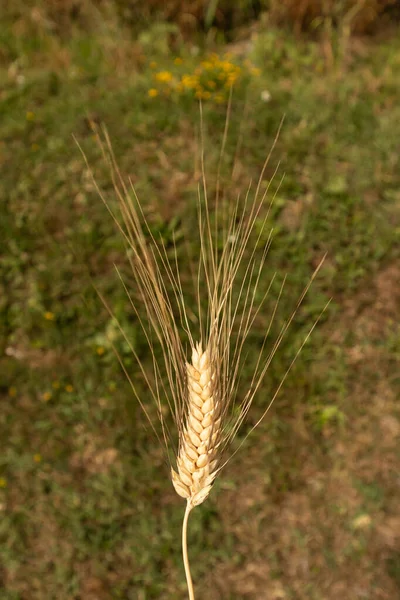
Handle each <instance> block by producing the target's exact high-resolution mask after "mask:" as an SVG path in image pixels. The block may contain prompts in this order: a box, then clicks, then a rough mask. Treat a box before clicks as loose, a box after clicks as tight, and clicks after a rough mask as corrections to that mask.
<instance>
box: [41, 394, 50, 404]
mask: <svg viewBox="0 0 400 600" xmlns="http://www.w3.org/2000/svg"><path fill="white" fill-rule="evenodd" d="M42 400H44V402H48V401H49V400H51V392H44V393H43V394H42Z"/></svg>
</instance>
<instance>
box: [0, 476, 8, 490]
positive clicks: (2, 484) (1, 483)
mask: <svg viewBox="0 0 400 600" xmlns="http://www.w3.org/2000/svg"><path fill="white" fill-rule="evenodd" d="M6 487H7V479H6V478H5V477H0V488H3V489H4V488H6Z"/></svg>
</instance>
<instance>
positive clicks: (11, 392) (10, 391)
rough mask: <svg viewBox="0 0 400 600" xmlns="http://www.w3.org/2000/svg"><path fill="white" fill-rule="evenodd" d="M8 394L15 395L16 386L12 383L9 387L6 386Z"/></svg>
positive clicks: (11, 396) (13, 396) (12, 396)
mask: <svg viewBox="0 0 400 600" xmlns="http://www.w3.org/2000/svg"><path fill="white" fill-rule="evenodd" d="M8 395H9V396H10V398H15V396H16V395H17V388H16V387H14V386H13V385H12V386H11V387H10V388H8Z"/></svg>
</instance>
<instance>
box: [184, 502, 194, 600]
mask: <svg viewBox="0 0 400 600" xmlns="http://www.w3.org/2000/svg"><path fill="white" fill-rule="evenodd" d="M191 510H192V506H191V504H190V502H188V503H187V505H186V510H185V516H184V517H183V525H182V555H183V564H184V567H185V575H186V582H187V587H188V592H189V600H195V598H194V589H193V582H192V576H191V574H190V565H189V557H188V548H187V524H188V519H189V514H190V511H191Z"/></svg>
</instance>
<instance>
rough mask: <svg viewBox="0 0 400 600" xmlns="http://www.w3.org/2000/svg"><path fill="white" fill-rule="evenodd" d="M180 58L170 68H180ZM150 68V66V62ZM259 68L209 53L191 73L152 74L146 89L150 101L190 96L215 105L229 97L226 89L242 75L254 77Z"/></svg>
mask: <svg viewBox="0 0 400 600" xmlns="http://www.w3.org/2000/svg"><path fill="white" fill-rule="evenodd" d="M183 64H184V61H183V59H181V58H175V60H174V65H175V66H178V67H181V66H182V65H183ZM151 67H153V68H154V63H151ZM259 75H260V71H259V69H257V68H255V67H254V66H253V65H252V64H251V62H250V61H245V62H244V63H243V64H242V65H239V64H236V63H235V62H233V60H232V57H231V56H230V55H228V54H225V55H224V56H222V57H220V56H219V55H218V54H210V55H209V56H207V58H206V59H204V60H202V61H201V62H200V64H199V65H198V66H197V67H196V68H195V69H194V70H193V71H191V72H189V73H187V72H185V73H182V72H176V73H173V72H171V71H158V72H155V73H153V81H154V85H153V87H151V88H150V89H149V90H148V96H149V97H150V98H156V97H157V96H159V95H162V96H170V95H171V94H175V95H177V96H192V97H195V98H198V99H201V100H210V101H213V102H215V103H216V104H223V103H225V102H226V101H227V99H228V97H229V92H230V89H231V88H232V87H233V86H234V85H235V84H237V83H238V82H239V80H240V79H242V78H244V77H245V76H251V77H257V76H259Z"/></svg>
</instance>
